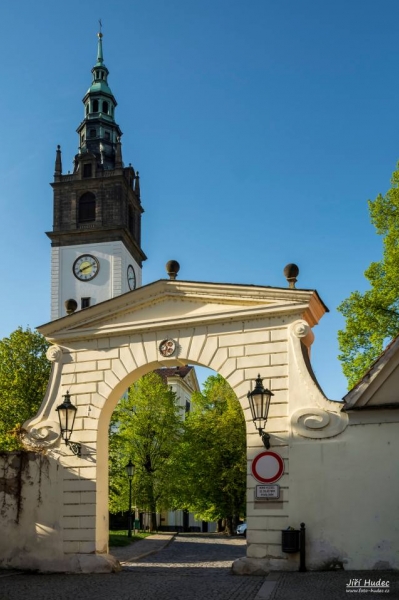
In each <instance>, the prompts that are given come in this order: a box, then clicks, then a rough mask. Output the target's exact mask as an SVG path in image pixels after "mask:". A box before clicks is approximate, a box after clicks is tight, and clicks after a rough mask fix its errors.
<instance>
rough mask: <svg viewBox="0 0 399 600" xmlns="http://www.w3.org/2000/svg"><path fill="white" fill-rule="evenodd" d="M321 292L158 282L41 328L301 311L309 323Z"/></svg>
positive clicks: (77, 331) (96, 328)
mask: <svg viewBox="0 0 399 600" xmlns="http://www.w3.org/2000/svg"><path fill="white" fill-rule="evenodd" d="M326 310H327V309H326V307H325V306H324V304H323V303H322V301H321V300H320V298H319V296H318V295H317V292H314V291H312V290H310V291H309V290H296V289H284V288H283V289H282V288H269V287H260V286H248V285H233V284H214V283H196V282H183V281H171V280H160V281H157V282H155V283H152V284H150V285H147V286H143V287H141V288H139V289H137V290H134V291H133V292H128V293H127V294H123V295H122V296H118V297H116V298H112V299H111V300H107V301H106V302H102V303H100V304H98V305H96V306H92V307H90V308H88V309H85V310H82V311H78V312H76V313H74V314H72V315H69V316H67V317H63V318H61V319H58V320H56V321H52V322H51V323H47V324H46V325H42V326H41V327H39V328H38V329H39V331H40V332H41V333H42V334H43V335H45V336H46V337H47V338H48V339H50V340H54V341H55V340H60V339H74V338H79V337H85V336H86V337H87V336H88V335H89V336H106V335H109V336H115V335H122V334H125V333H130V332H131V333H140V332H142V331H151V330H160V329H170V328H180V327H186V326H190V325H191V326H200V325H208V324H212V323H222V322H231V321H234V320H251V319H254V318H259V317H261V316H270V317H273V316H279V315H284V314H301V316H303V318H307V320H308V322H309V323H310V325H314V324H315V323H317V322H318V320H319V318H320V317H321V316H322V314H324V312H325V311H326Z"/></svg>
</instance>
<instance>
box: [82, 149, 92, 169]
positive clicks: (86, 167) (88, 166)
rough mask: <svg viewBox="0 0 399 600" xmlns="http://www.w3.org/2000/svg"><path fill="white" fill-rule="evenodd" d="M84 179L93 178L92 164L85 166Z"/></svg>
mask: <svg viewBox="0 0 399 600" xmlns="http://www.w3.org/2000/svg"><path fill="white" fill-rule="evenodd" d="M82 141H83V140H82ZM83 177H91V164H90V163H88V164H86V165H83Z"/></svg>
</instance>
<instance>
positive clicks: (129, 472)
mask: <svg viewBox="0 0 399 600" xmlns="http://www.w3.org/2000/svg"><path fill="white" fill-rule="evenodd" d="M125 469H126V475H127V476H128V477H129V479H132V478H133V475H134V464H133V463H132V461H131V460H129V462H128V463H127V465H126V467H125Z"/></svg>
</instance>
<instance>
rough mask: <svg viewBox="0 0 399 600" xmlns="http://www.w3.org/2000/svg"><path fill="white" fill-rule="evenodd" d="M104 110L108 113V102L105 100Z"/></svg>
mask: <svg viewBox="0 0 399 600" xmlns="http://www.w3.org/2000/svg"><path fill="white" fill-rule="evenodd" d="M103 112H104V113H106V114H108V102H105V101H104V102H103Z"/></svg>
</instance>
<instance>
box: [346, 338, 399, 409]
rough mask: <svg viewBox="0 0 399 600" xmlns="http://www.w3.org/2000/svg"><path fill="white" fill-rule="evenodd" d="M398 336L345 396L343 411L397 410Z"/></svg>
mask: <svg viewBox="0 0 399 600" xmlns="http://www.w3.org/2000/svg"><path fill="white" fill-rule="evenodd" d="M398 390H399V336H398V337H396V338H395V339H394V340H393V341H392V342H391V343H390V344H389V345H388V346H387V348H386V349H385V350H384V352H383V353H382V354H381V356H380V357H379V358H378V359H377V360H376V361H375V362H374V364H373V365H372V366H371V367H370V369H369V370H368V371H367V373H366V374H365V375H364V376H363V378H362V379H361V380H360V381H359V383H358V384H357V385H356V386H355V387H354V388H353V389H352V390H351V391H350V392H348V394H347V395H346V396H345V398H344V401H345V407H344V410H366V409H390V408H392V409H398V408H399V393H398Z"/></svg>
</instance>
